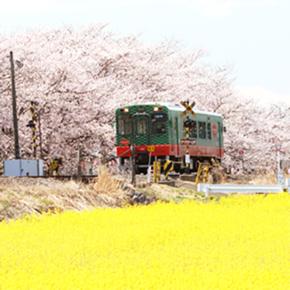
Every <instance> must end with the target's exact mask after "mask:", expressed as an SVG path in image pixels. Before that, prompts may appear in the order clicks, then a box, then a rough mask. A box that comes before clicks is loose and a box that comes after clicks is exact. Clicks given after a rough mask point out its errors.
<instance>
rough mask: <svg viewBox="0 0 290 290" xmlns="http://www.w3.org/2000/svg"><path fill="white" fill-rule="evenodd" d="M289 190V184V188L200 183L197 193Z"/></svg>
mask: <svg viewBox="0 0 290 290" xmlns="http://www.w3.org/2000/svg"><path fill="white" fill-rule="evenodd" d="M287 189H288V192H289V190H290V188H289V183H288V185H287V187H285V186H282V185H278V184H277V185H272V184H266V185H251V184H206V183H199V184H198V185H197V191H199V192H203V193H204V194H205V195H206V196H208V195H211V194H217V193H220V194H231V193H241V194H253V193H279V192H283V191H285V190H287Z"/></svg>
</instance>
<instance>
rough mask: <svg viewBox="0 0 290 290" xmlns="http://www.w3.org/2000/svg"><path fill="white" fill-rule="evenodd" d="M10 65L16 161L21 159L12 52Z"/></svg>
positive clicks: (11, 53)
mask: <svg viewBox="0 0 290 290" xmlns="http://www.w3.org/2000/svg"><path fill="white" fill-rule="evenodd" d="M10 64H11V89H12V113H13V127H14V150H15V159H20V149H19V134H18V118H17V104H16V88H15V70H14V60H13V52H12V51H10Z"/></svg>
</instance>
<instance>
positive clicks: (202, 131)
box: [198, 122, 206, 139]
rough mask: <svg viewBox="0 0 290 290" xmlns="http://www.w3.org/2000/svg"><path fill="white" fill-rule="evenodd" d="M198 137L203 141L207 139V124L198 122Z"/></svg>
mask: <svg viewBox="0 0 290 290" xmlns="http://www.w3.org/2000/svg"><path fill="white" fill-rule="evenodd" d="M198 137H199V138H201V139H205V138H206V123H205V122H198Z"/></svg>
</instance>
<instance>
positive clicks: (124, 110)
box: [121, 108, 129, 113]
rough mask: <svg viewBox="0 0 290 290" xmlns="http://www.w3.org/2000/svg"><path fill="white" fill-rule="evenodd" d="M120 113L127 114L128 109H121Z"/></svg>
mask: <svg viewBox="0 0 290 290" xmlns="http://www.w3.org/2000/svg"><path fill="white" fill-rule="evenodd" d="M121 112H123V113H128V112H129V109H128V108H123V109H121Z"/></svg>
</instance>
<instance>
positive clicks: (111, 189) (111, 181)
mask: <svg viewBox="0 0 290 290" xmlns="http://www.w3.org/2000/svg"><path fill="white" fill-rule="evenodd" d="M123 185H124V181H123V180H121V179H117V178H116V177H113V176H112V174H111V173H110V172H109V170H108V169H107V168H106V167H100V168H99V170H98V177H97V178H96V180H95V183H94V185H93V188H94V190H95V192H96V193H98V194H106V195H110V196H120V195H122V194H123V189H122V188H123Z"/></svg>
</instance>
